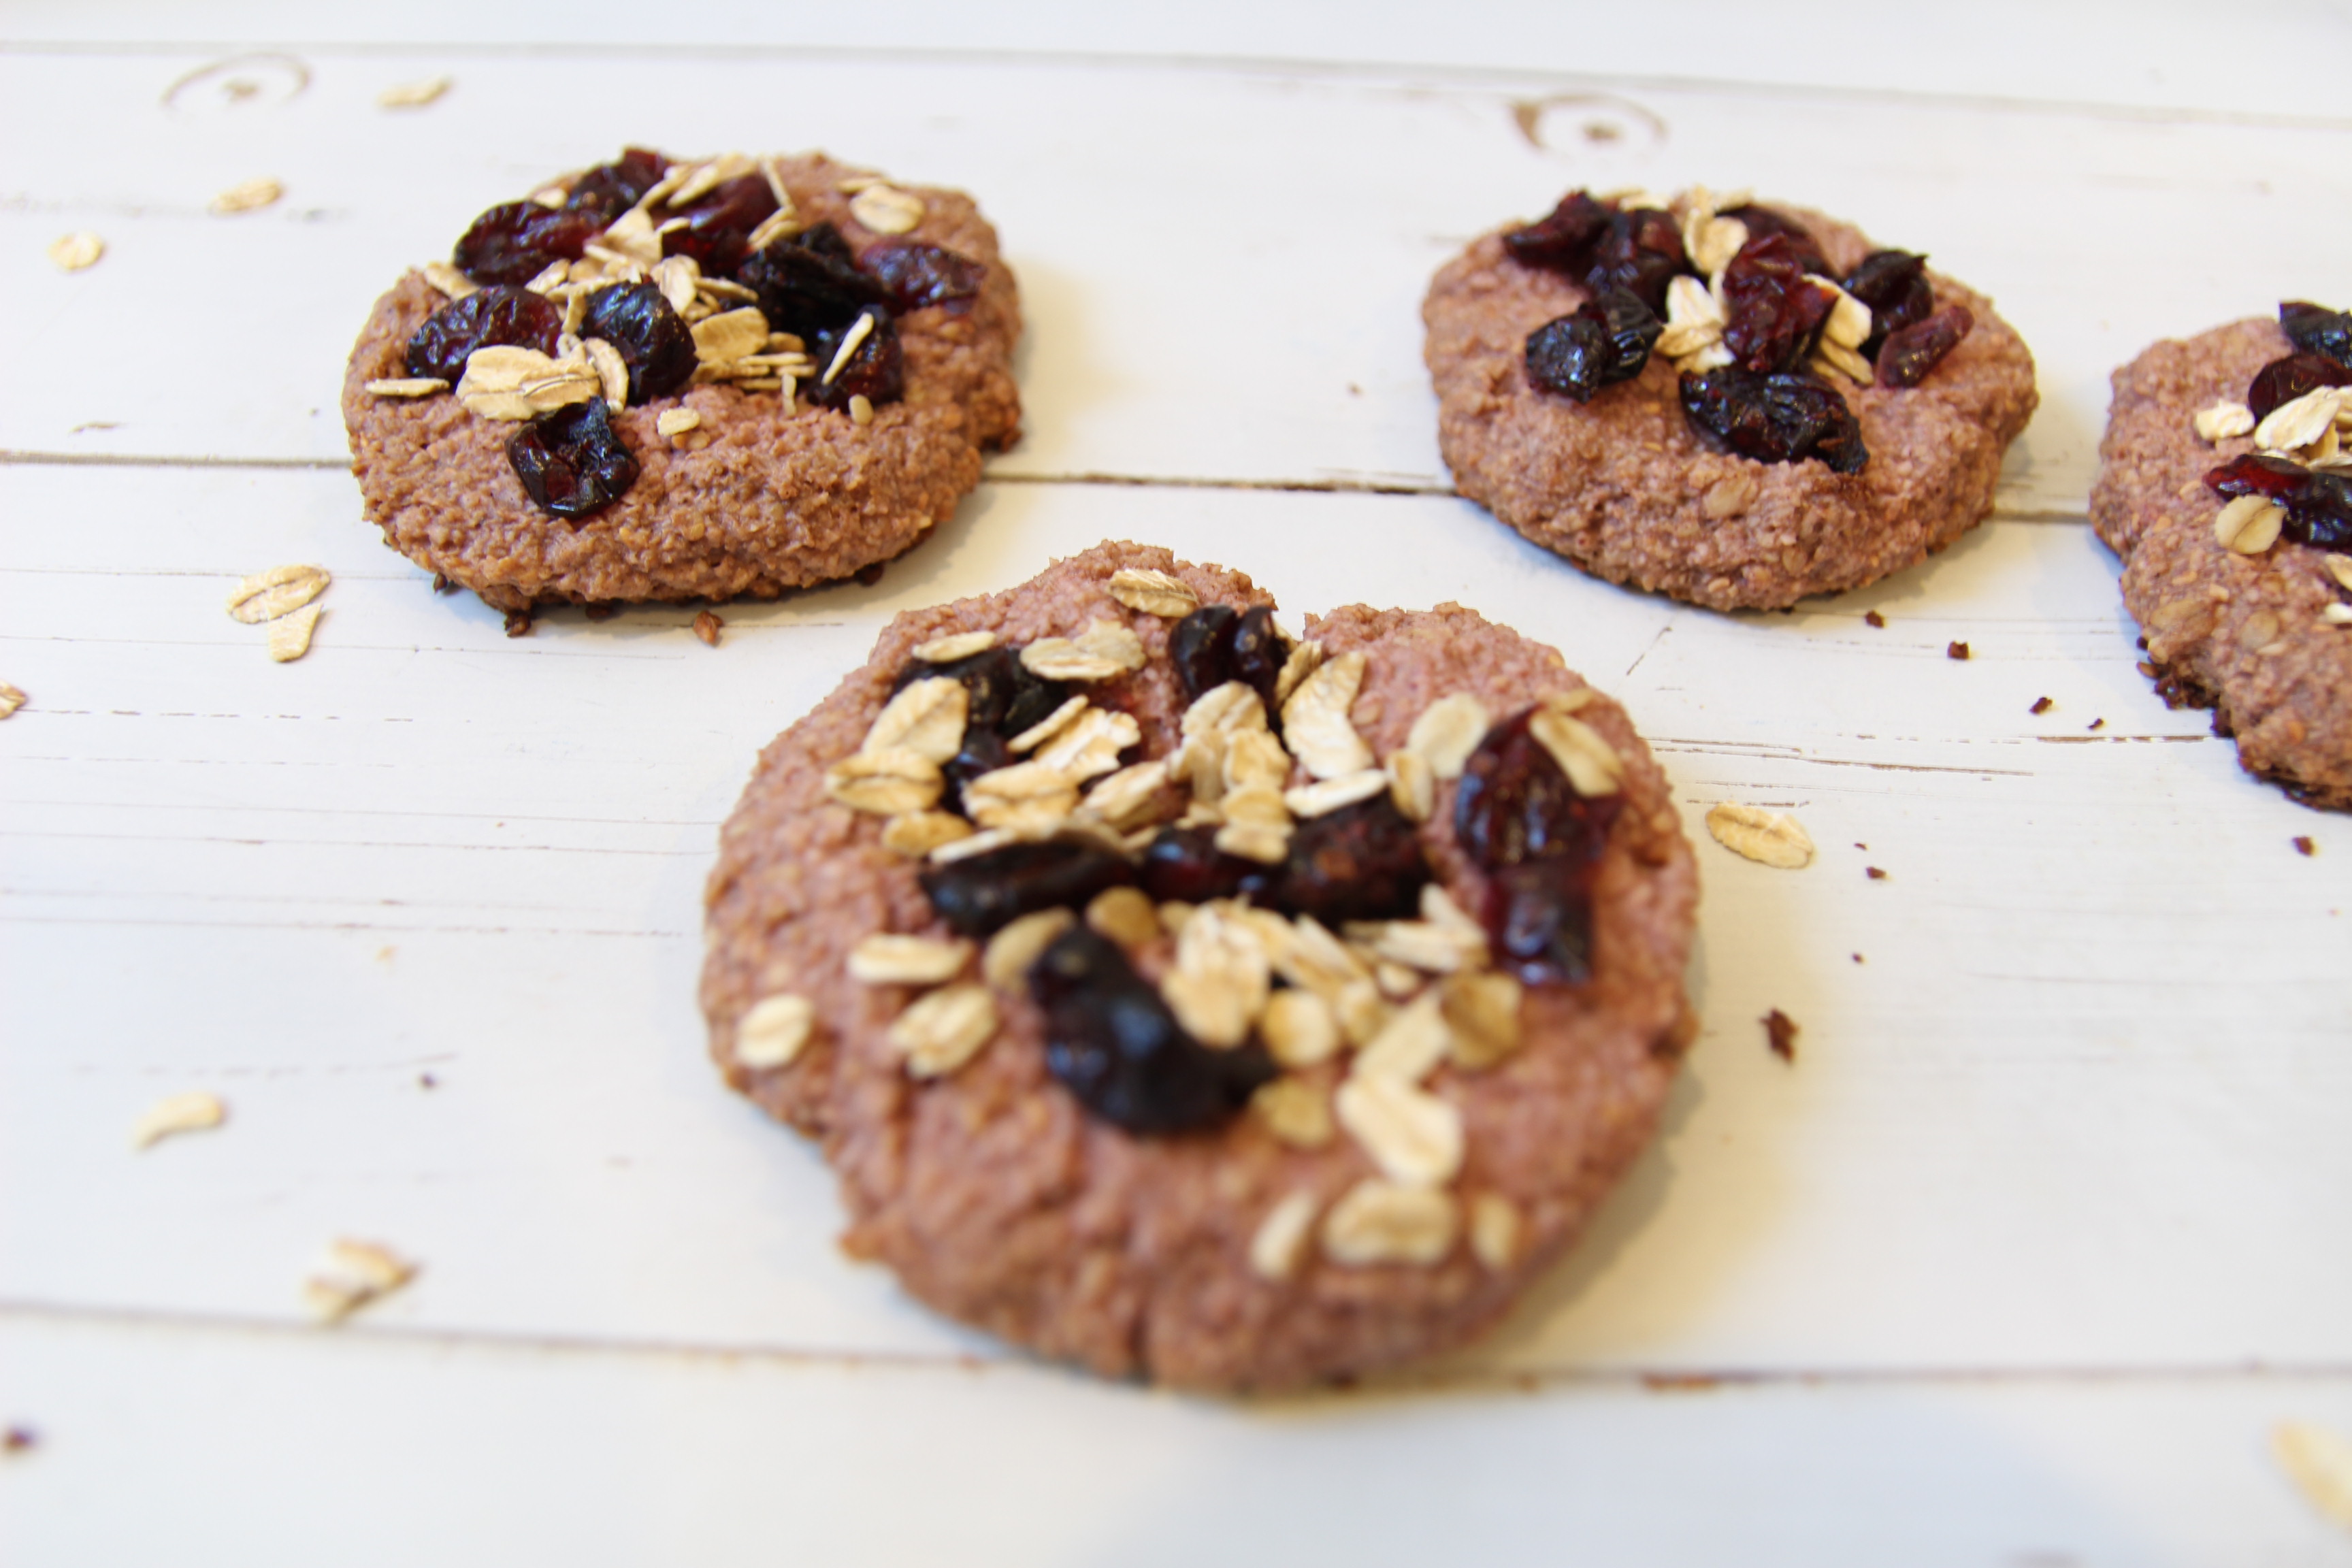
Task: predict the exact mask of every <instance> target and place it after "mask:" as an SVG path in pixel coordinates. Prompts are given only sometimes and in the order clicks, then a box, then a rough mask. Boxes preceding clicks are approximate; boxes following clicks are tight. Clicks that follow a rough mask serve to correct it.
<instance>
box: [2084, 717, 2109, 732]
mask: <svg viewBox="0 0 2352 1568" xmlns="http://www.w3.org/2000/svg"><path fill="white" fill-rule="evenodd" d="M2106 727H2107V721H2105V719H2094V720H2092V721H2090V723H2089V724H2088V725H2086V726H2085V728H2087V729H2092V730H2104V729H2105V728H2106Z"/></svg>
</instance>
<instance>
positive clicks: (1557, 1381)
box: [0, 1300, 2352, 1398]
mask: <svg viewBox="0 0 2352 1568" xmlns="http://www.w3.org/2000/svg"><path fill="white" fill-rule="evenodd" d="M17 1321H21V1322H26V1323H63V1324H72V1325H76V1326H84V1327H89V1326H95V1327H101V1328H110V1329H122V1330H140V1329H152V1330H163V1331H176V1332H182V1333H193V1334H208V1335H215V1336H221V1337H226V1336H236V1337H240V1338H248V1339H267V1340H278V1341H286V1340H298V1339H299V1340H308V1341H314V1342H315V1341H328V1342H331V1341H332V1340H334V1339H336V1338H344V1339H353V1340H362V1341H366V1342H370V1343H373V1344H375V1345H378V1346H383V1345H396V1346H402V1347H407V1346H416V1345H422V1346H428V1347H433V1348H436V1349H476V1350H486V1351H519V1352H535V1353H538V1354H541V1355H564V1356H612V1357H620V1358H625V1359H628V1360H639V1361H653V1360H661V1361H687V1362H758V1363H767V1364H770V1365H778V1366H803V1367H811V1368H816V1367H840V1368H861V1367H863V1368H874V1369H880V1370H901V1371H907V1372H960V1373H990V1372H1014V1373H1020V1372H1037V1371H1044V1372H1048V1373H1066V1372H1068V1371H1070V1370H1071V1369H1070V1368H1068V1367H1066V1365H1065V1364H1064V1363H1058V1362H1041V1361H1037V1360H1034V1359H1033V1358H1031V1357H1029V1356H1027V1355H1025V1354H1024V1353H1022V1352H1018V1351H1013V1350H1002V1351H998V1352H994V1353H992V1354H986V1355H982V1354H975V1353H972V1352H916V1351H825V1350H811V1349H802V1348H796V1347H793V1346H789V1345H771V1344H758V1343H735V1344H728V1343H698V1342H693V1341H688V1340H658V1339H609V1338H602V1337H597V1336H593V1335H586V1334H544V1333H530V1332H526V1331H518V1330H508V1329H435V1328H424V1327H418V1326H415V1325H412V1324H402V1323H386V1322H381V1321H359V1322H353V1323H347V1324H343V1325H341V1326H337V1327H332V1328H322V1327H320V1326H319V1325H317V1324H313V1323H309V1322H305V1321H299V1320H297V1319H292V1318H283V1319H281V1318H271V1317H262V1316H257V1315H248V1314H240V1313H233V1312H191V1311H174V1310H163V1309H157V1308H146V1307H96V1306H76V1305H72V1304H69V1303H66V1302H57V1301H28V1300H0V1326H5V1325H7V1324H9V1323H11V1322H17ZM2312 1379H2325V1380H2327V1381H2331V1382H2335V1381H2343V1382H2352V1362H2336V1361H2312V1362H2294V1361H2263V1360H2260V1359H2254V1358H2250V1359H2248V1360H2245V1361H2242V1362H2186V1363H2179V1364H2175V1365H2165V1364H2161V1363H2117V1364H2115V1365H2111V1366H2052V1367H2033V1366H1943V1367H1936V1366H1926V1367H1873V1366H1811V1367H1773V1368H1763V1367H1715V1368H1692V1367H1674V1368H1663V1367H1638V1366H1633V1367H1526V1368H1505V1367H1467V1368H1453V1369H1445V1368H1432V1369H1427V1370H1423V1371H1420V1372H1413V1371H1402V1372H1391V1373H1381V1374H1379V1375H1377V1376H1375V1377H1371V1378H1367V1379H1366V1380H1364V1381H1363V1382H1361V1383H1360V1384H1345V1385H1334V1386H1327V1387H1322V1388H1318V1389H1313V1390H1307V1391H1302V1392H1301V1393H1299V1394H1293V1395H1289V1396H1288V1397H1291V1398H1301V1397H1318V1396H1319V1397H1342V1396H1345V1395H1347V1394H1412V1393H1436V1392H1441V1391H1444V1390H1452V1389H1478V1388H1486V1389H1496V1390H1513V1389H1515V1390H1518V1391H1521V1392H1533V1391H1535V1390H1537V1389H1538V1388H1543V1387H1583V1388H1643V1389H1647V1390H1649V1391H1651V1392H1654V1393H1661V1394H1697V1393H1706V1392H1710V1391H1713V1390H1716V1389H1724V1390H1729V1391H1738V1390H1742V1389H1775V1388H1811V1387H1820V1388H1870V1387H1893V1386H1901V1385H1906V1384H1908V1385H1915V1386H1916V1385H1927V1386H1942V1387H1955V1386H1983V1385H1998V1386H2008V1387H2019V1386H2032V1385H2034V1384H2045V1385H2051V1384H2095V1385H2096V1384H2126V1383H2141V1384H2145V1383H2151V1382H2173V1383H2227V1382H2240V1381H2247V1380H2255V1381H2278V1382H2285V1381H2291V1380H2294V1381H2308V1380H2312ZM1104 1386H1106V1387H1126V1386H1136V1387H1139V1386H1140V1385H1133V1384H1121V1383H1118V1382H1108V1383H1106V1384H1104ZM1244 1397H1246V1396H1244ZM1275 1397H1282V1396H1275Z"/></svg>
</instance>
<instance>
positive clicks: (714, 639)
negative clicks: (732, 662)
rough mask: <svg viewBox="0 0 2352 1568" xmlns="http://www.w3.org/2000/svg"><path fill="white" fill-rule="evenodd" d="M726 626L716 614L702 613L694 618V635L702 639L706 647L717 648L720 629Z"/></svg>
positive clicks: (706, 611)
mask: <svg viewBox="0 0 2352 1568" xmlns="http://www.w3.org/2000/svg"><path fill="white" fill-rule="evenodd" d="M726 624H727V623H726V622H725V621H722V620H720V619H719V616H717V615H716V614H715V613H713V612H711V611H709V610H704V611H701V612H699V613H698V614H697V615H696V616H695V617H694V635H695V636H696V637H700V638H701V639H702V643H703V646H704V647H718V646H719V627H721V626H725V625H726Z"/></svg>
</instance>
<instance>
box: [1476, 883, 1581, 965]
mask: <svg viewBox="0 0 2352 1568" xmlns="http://www.w3.org/2000/svg"><path fill="white" fill-rule="evenodd" d="M1479 917H1480V919H1481V920H1482V921H1484V922H1485V924H1486V931H1487V933H1488V935H1489V936H1491V937H1492V938H1493V939H1494V943H1495V958H1496V964H1497V966H1498V967H1500V968H1502V969H1504V970H1507V971H1508V972H1509V973H1511V974H1513V975H1515V976H1517V978H1518V979H1519V980H1520V981H1522V982H1524V983H1525V984H1529V985H1580V984H1583V983H1584V982H1585V981H1587V980H1590V979H1591V978H1592V889H1591V879H1590V877H1589V875H1587V874H1586V873H1585V872H1584V871H1583V870H1580V869H1579V868H1572V867H1570V865H1569V863H1568V862H1566V861H1563V860H1529V861H1527V862H1525V863H1523V864H1521V865H1517V866H1506V867H1504V868H1502V869H1501V870H1499V871H1496V872H1495V873H1494V874H1493V875H1492V876H1491V877H1490V878H1489V879H1487V882H1486V904H1485V907H1484V908H1482V909H1481V910H1479Z"/></svg>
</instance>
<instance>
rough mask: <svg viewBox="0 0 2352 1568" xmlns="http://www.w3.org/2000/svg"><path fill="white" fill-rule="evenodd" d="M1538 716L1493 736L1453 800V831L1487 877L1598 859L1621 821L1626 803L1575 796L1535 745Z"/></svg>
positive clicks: (1524, 717) (1473, 757)
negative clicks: (1530, 864)
mask: <svg viewBox="0 0 2352 1568" xmlns="http://www.w3.org/2000/svg"><path fill="white" fill-rule="evenodd" d="M1535 715H1536V710H1534V709H1533V708H1529V709H1527V710H1524V711H1523V712H1520V713H1517V714H1516V715H1514V716H1513V717H1511V718H1508V719H1505V720H1503V721H1500V722H1499V723H1497V724H1496V725H1495V726H1494V727H1493V728H1491V729H1489V730H1488V731H1486V735H1485V737H1484V738H1482V739H1481V740H1480V741H1479V742H1478V746H1477V749H1476V750H1475V751H1474V752H1471V753H1470V756H1469V759H1468V761H1466V762H1465V763H1463V767H1462V783H1461V784H1460V785H1459V787H1458V788H1457V789H1456V791H1455V794H1454V834H1455V836H1456V837H1458V838H1460V840H1461V842H1462V847H1463V848H1464V849H1465V851H1466V852H1467V853H1468V854H1469V856H1470V858H1471V859H1472V860H1473V861H1474V862H1475V863H1476V864H1477V865H1478V866H1479V867H1480V868H1484V869H1486V870H1489V871H1492V870H1497V869H1499V868H1502V867H1505V866H1517V865H1518V864H1520V863H1521V862H1522V861H1527V860H1568V861H1571V862H1573V863H1575V864H1577V865H1584V864H1587V863H1589V862H1591V861H1592V860H1594V859H1597V858H1599V857H1600V854H1601V846H1602V845H1603V844H1604V843H1606V842H1607V840H1608V837H1609V827H1610V824H1612V822H1614V821H1615V820H1616V819H1617V811H1618V808H1619V806H1620V805H1621V804H1622V800H1621V797H1619V796H1617V795H1596V796H1592V797H1591V798H1587V797H1586V796H1583V795H1579V794H1577V793H1576V787H1575V785H1573V784H1570V783H1569V779H1568V774H1567V773H1564V772H1562V771H1561V769H1560V765H1559V763H1558V762H1557V761H1555V760H1554V759H1553V757H1552V754H1551V753H1550V752H1548V751H1546V750H1545V749H1544V746H1543V742H1540V741H1538V740H1537V739H1536V737H1535V734H1534V732H1533V730H1532V728H1531V724H1532V721H1533V720H1534V718H1535Z"/></svg>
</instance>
